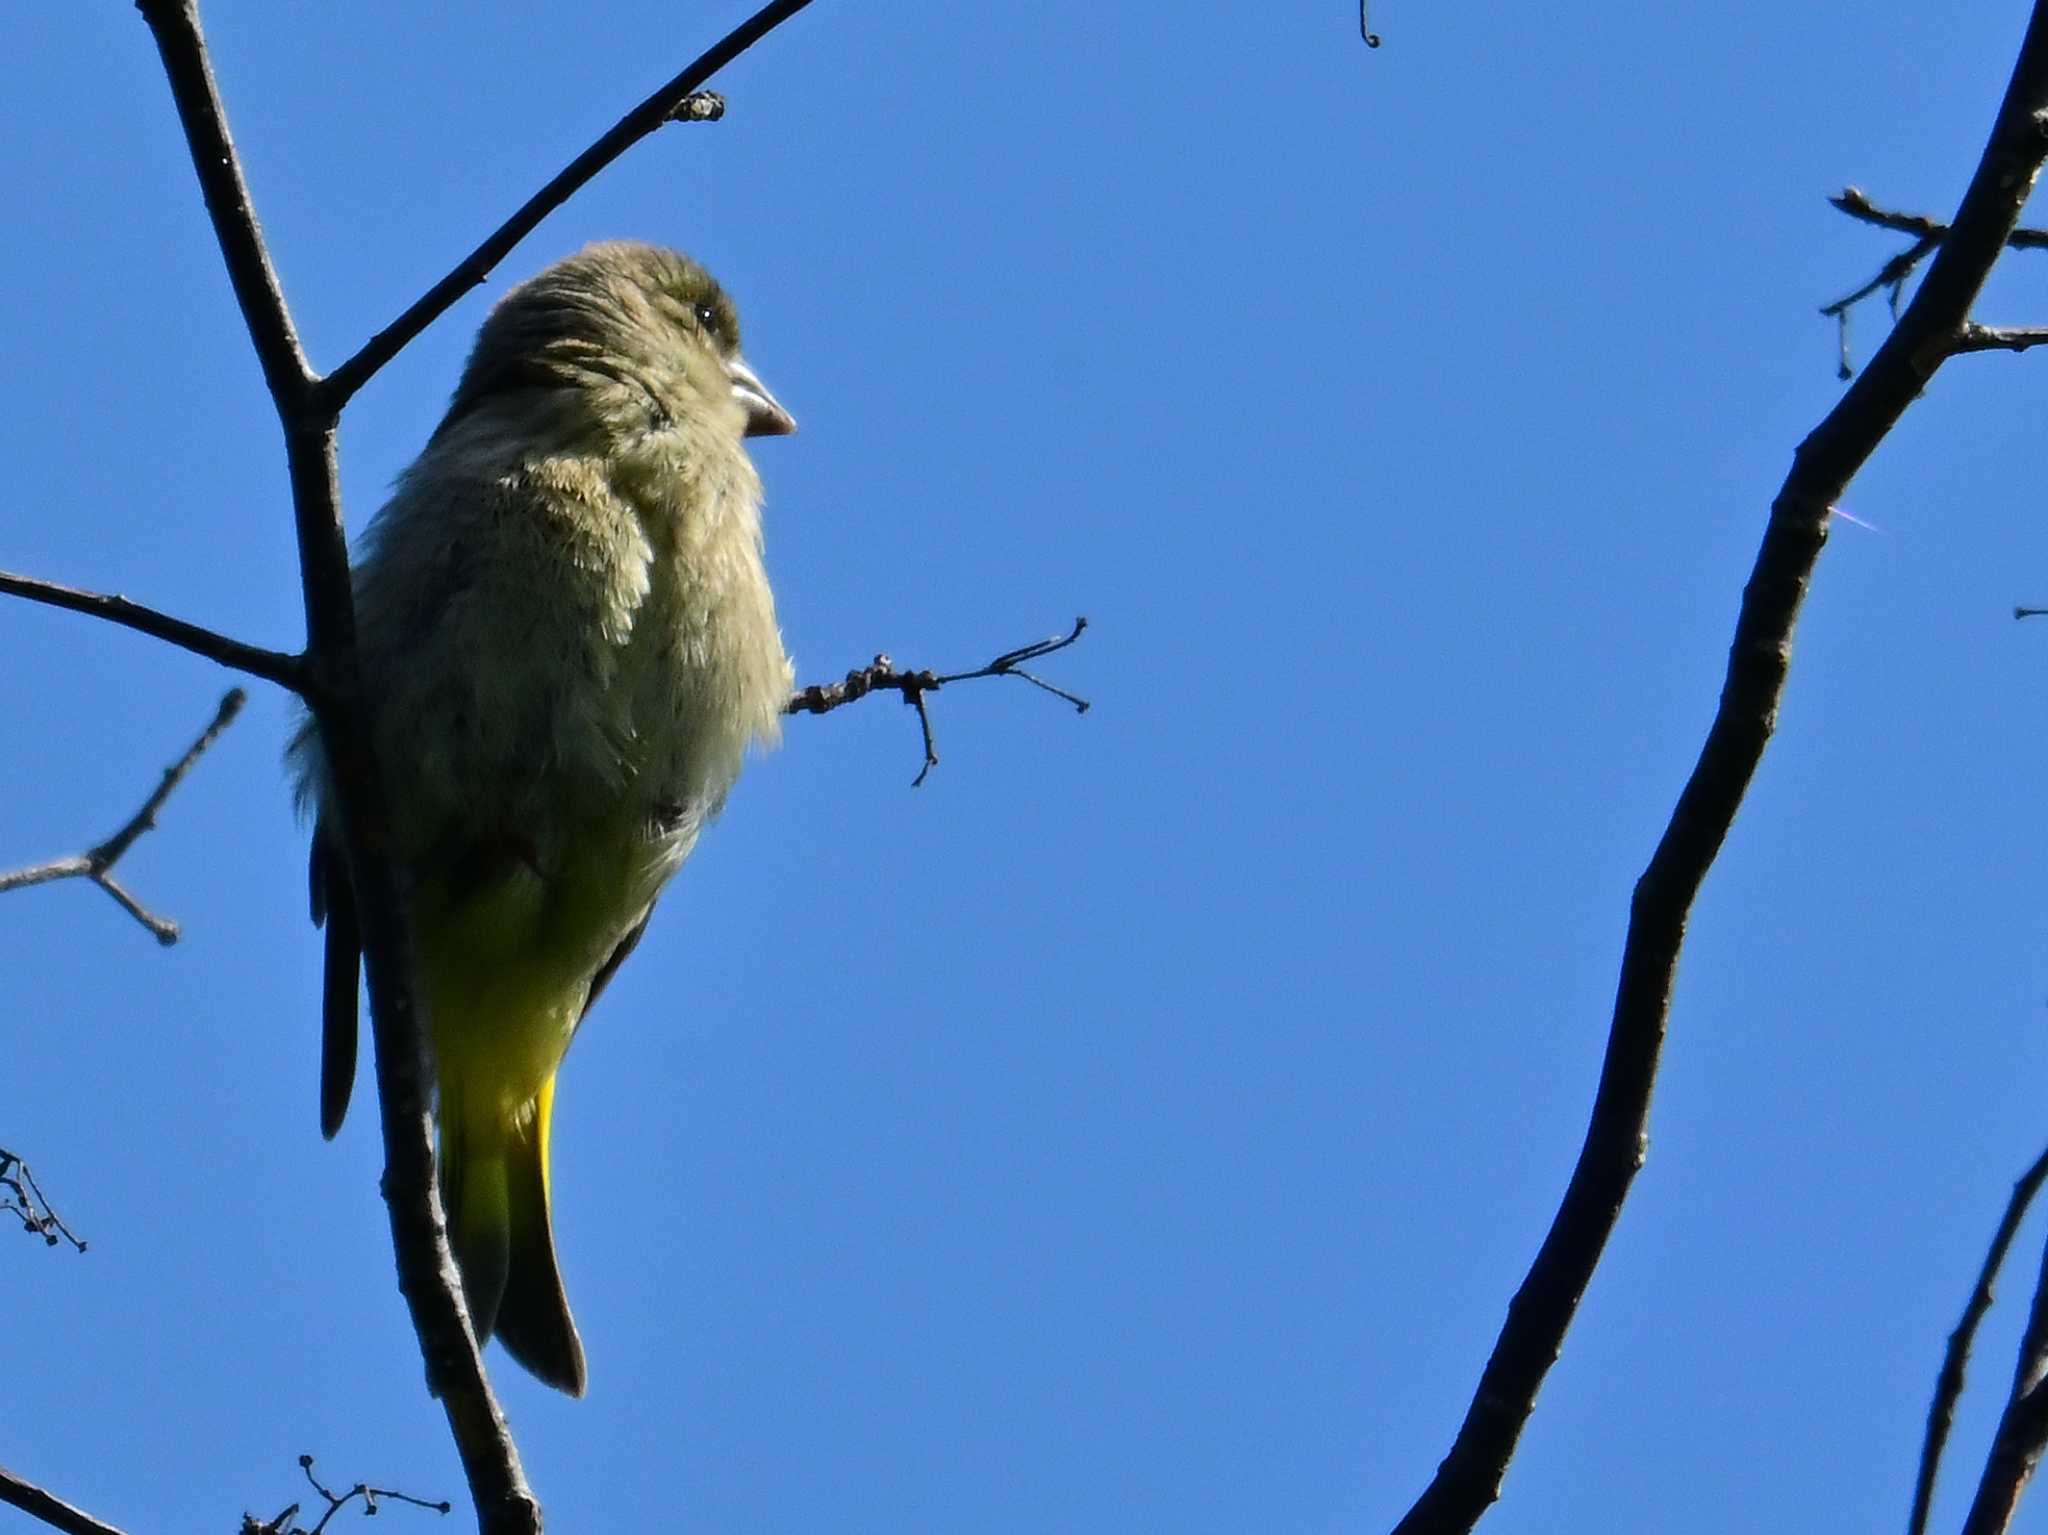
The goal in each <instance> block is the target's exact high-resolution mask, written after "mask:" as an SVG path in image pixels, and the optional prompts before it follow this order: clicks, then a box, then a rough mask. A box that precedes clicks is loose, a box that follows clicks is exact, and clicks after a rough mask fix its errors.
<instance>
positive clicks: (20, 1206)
mask: <svg viewBox="0 0 2048 1535" xmlns="http://www.w3.org/2000/svg"><path fill="white" fill-rule="evenodd" d="M0 1190H4V1191H5V1193H6V1197H5V1198H4V1199H0V1215H12V1216H13V1217H14V1218H15V1219H17V1220H19V1221H20V1222H21V1228H22V1230H24V1231H26V1232H28V1233H29V1234H30V1235H31V1236H39V1237H41V1238H42V1239H43V1243H44V1245H45V1246H48V1247H55V1246H56V1245H57V1244H58V1242H60V1241H64V1242H69V1243H70V1244H71V1245H72V1246H73V1247H74V1248H76V1249H77V1250H78V1251H79V1252H84V1251H85V1242H84V1241H83V1239H81V1238H80V1237H79V1236H78V1234H77V1233H76V1232H74V1231H73V1230H72V1229H71V1228H70V1227H69V1226H67V1225H65V1224H64V1217H63V1216H61V1215H59V1214H58V1213H57V1207H56V1206H55V1205H53V1204H51V1203H50V1198H49V1196H48V1195H47V1194H45V1193H44V1192H43V1186H42V1185H41V1184H40V1183H38V1182H36V1175H35V1174H34V1173H33V1172H32V1171H30V1169H29V1165H28V1163H26V1162H24V1161H22V1159H21V1158H20V1157H18V1156H16V1155H15V1154H14V1153H13V1152H11V1151H9V1150H7V1149H6V1148H5V1147H4V1146H0Z"/></svg>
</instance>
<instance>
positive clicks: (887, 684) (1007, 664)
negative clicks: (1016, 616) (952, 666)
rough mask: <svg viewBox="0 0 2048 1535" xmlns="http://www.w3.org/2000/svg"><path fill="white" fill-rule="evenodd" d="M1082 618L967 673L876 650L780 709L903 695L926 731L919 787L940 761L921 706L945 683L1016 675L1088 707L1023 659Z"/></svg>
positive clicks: (819, 708)
mask: <svg viewBox="0 0 2048 1535" xmlns="http://www.w3.org/2000/svg"><path fill="white" fill-rule="evenodd" d="M1087 628H1088V620H1087V619H1086V618H1085V617H1082V618H1077V619H1075V620H1074V627H1073V628H1072V629H1071V630H1069V631H1068V632H1067V633H1065V634H1058V635H1054V636H1053V637H1052V638H1051V639H1044V640H1038V641H1035V642H1034V643H1032V644H1029V645H1020V646H1018V647H1017V649H1015V650H1006V651H1004V652H1003V653H1002V654H1001V655H999V656H997V657H996V658H995V659H994V660H993V661H990V662H989V663H988V664H987V665H986V666H977V667H975V668H974V669H973V670H972V671H965V672H944V673H941V672H934V671H930V670H926V671H916V672H907V671H902V670H900V669H898V667H897V665H896V663H895V662H894V661H892V660H890V659H889V657H888V656H887V655H886V654H885V655H878V656H876V657H875V659H874V660H873V661H871V662H869V663H868V664H867V665H866V666H860V667H855V668H854V669H853V670H852V671H850V672H848V673H847V674H846V676H845V677H844V678H843V679H842V680H840V681H838V682H814V683H812V684H811V685H810V686H809V687H807V688H799V689H798V690H797V692H796V693H795V694H794V695H793V696H792V697H791V698H790V700H789V702H788V703H786V704H784V705H783V706H782V712H783V713H784V714H830V713H831V712H832V711H833V710H834V709H837V708H840V707H841V706H843V705H845V704H850V703H852V702H853V701H854V700H855V699H858V698H865V697H867V696H868V694H870V693H878V692H894V693H900V694H902V696H903V701H904V702H905V703H907V704H909V705H910V706H911V707H912V708H914V709H916V710H917V723H918V726H919V728H920V729H921V730H922V731H923V732H924V766H923V767H921V768H920V769H919V770H918V774H917V777H916V778H914V779H912V780H911V783H910V786H911V787H912V788H913V789H916V788H922V787H923V786H924V781H925V779H926V778H927V777H929V776H930V775H931V770H932V769H933V768H935V767H937V766H938V765H939V753H938V747H937V744H936V742H935V741H934V740H933V737H932V717H931V711H930V710H929V709H928V708H927V707H926V706H925V695H926V694H928V693H936V692H937V691H938V690H939V689H940V688H942V687H944V686H945V685H946V684H947V683H949V682H972V681H973V680H975V679H976V678H978V677H1018V678H1021V679H1022V680H1024V681H1025V682H1028V683H1030V684H1031V685H1032V686H1033V687H1036V688H1042V689H1044V690H1045V691H1046V692H1048V693H1050V694H1052V695H1053V696H1054V697H1055V698H1063V699H1065V700H1066V701H1067V702H1068V703H1070V704H1072V705H1073V706H1074V711H1075V713H1077V714H1086V713H1087V712H1088V700H1087V699H1085V698H1082V697H1080V696H1078V695H1077V694H1073V693H1069V692H1068V691H1067V690H1066V689H1065V688H1062V687H1056V686H1054V685H1053V684H1052V683H1050V682H1047V681H1046V680H1045V679H1044V678H1043V677H1040V676H1038V675H1037V674H1035V673H1033V672H1028V671H1026V670H1025V669H1024V666H1023V663H1024V662H1026V661H1036V660H1038V659H1039V658H1040V657H1041V656H1049V655H1051V654H1053V653H1054V652H1055V651H1059V650H1065V649H1066V648H1067V647H1068V646H1069V645H1071V644H1073V643H1074V642H1075V641H1076V640H1078V639H1080V638H1081V636H1082V634H1083V633H1085V632H1086V631H1087Z"/></svg>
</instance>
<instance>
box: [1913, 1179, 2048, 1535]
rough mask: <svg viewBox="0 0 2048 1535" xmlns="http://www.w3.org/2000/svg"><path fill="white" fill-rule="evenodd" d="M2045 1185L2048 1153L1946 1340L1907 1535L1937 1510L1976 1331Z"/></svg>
mask: <svg viewBox="0 0 2048 1535" xmlns="http://www.w3.org/2000/svg"><path fill="white" fill-rule="evenodd" d="M2044 1179H2048V1151H2044V1152H2042V1153H2041V1155H2040V1156H2039V1157H2038V1158H2036V1159H2035V1162H2034V1165H2033V1166H2032V1167H2030V1168H2028V1169H2027V1170H2026V1172H2025V1173H2023V1174H2021V1176H2020V1178H2019V1181H2018V1182H2016V1183H2015V1184H2013V1186H2012V1198H2011V1199H2009V1200H2007V1201H2006V1206H2005V1216H2004V1218H2003V1219H2002V1220H2000V1221H1999V1223H1998V1230H1997V1232H1996V1233H1995V1234H1994V1235H1993V1236H1992V1238H1991V1247H1990V1250H1989V1251H1988V1252H1986V1253H1985V1254H1984V1266H1983V1268H1982V1269H1980V1270H1979V1271H1978V1273H1977V1284H1976V1288H1974V1289H1973V1290H1971V1292H1970V1299H1969V1301H1968V1302H1967V1303H1966V1304H1965V1305H1964V1307H1963V1315H1962V1319H1961V1320H1960V1321H1958V1322H1957V1323H1956V1326H1955V1331H1954V1332H1952V1333H1950V1334H1949V1335H1948V1349H1947V1351H1946V1352H1945V1353H1944V1354H1943V1356H1942V1361H1941V1374H1940V1376H1939V1377H1937V1379H1936V1381H1935V1386H1934V1399H1933V1401H1932V1402H1930V1403H1929V1404H1928V1408H1927V1434H1926V1437H1925V1439H1924V1440H1923V1441H1922V1443H1921V1447H1920V1473H1919V1475H1918V1477H1916V1478H1915V1480H1914V1483H1913V1512H1912V1515H1911V1517H1910V1518H1908V1519H1907V1521H1906V1535H1926V1530H1927V1517H1928V1513H1929V1511H1930V1510H1931V1509H1932V1508H1933V1506H1934V1481H1935V1477H1936V1475H1937V1474H1938V1473H1939V1472H1940V1470H1941V1452H1942V1450H1943V1449H1944V1447H1946V1445H1947V1444H1948V1435H1949V1430H1950V1429H1951V1428H1953V1427H1954V1426H1955V1419H1956V1403H1957V1401H1959V1400H1960V1399H1961V1397H1962V1394H1963V1375H1964V1371H1965V1369H1966V1368H1967V1367H1968V1365H1969V1362H1970V1348H1971V1345H1972V1344H1974V1343H1975V1342H1976V1338H1977V1329H1978V1327H1979V1326H1981V1325H1982V1323H1983V1321H1984V1317H1985V1314H1986V1313H1987V1312H1989V1311H1990V1310H1991V1301H1992V1290H1991V1286H1992V1283H1993V1281H1995V1280H1996V1279H1997V1278H1998V1271H1999V1270H2000V1269H2001V1268H2003V1267H2004V1266H2005V1257H2006V1254H2007V1253H2008V1252H2010V1251H2011V1250H2012V1242H2013V1238H2014V1237H2015V1236H2017V1235H2018V1234H2019V1229H2020V1222H2021V1221H2022V1220H2024V1219H2025V1218H2026V1214H2027V1207H2028V1206H2029V1205H2031V1204H2032V1203H2033V1202H2034V1196H2035V1195H2036V1194H2038V1193H2040V1191H2041V1184H2042V1182H2043V1180H2044Z"/></svg>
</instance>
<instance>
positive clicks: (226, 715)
mask: <svg viewBox="0 0 2048 1535" xmlns="http://www.w3.org/2000/svg"><path fill="white" fill-rule="evenodd" d="M248 697H249V695H248V694H246V693H244V692H243V691H242V690H241V689H240V688H232V689H230V690H229V692H228V694H227V696H226V697H225V698H223V699H221V701H220V707H219V708H218V709H216V710H215V711H214V715H213V719H212V721H211V723H209V724H208V725H207V727H206V728H205V729H204V730H202V731H201V732H200V733H199V739H198V740H196V741H194V742H193V743H192V744H191V746H190V747H188V748H187V749H186V751H185V755H184V756H182V757H180V758H179V759H178V760H177V761H176V762H174V763H172V764H171V765H170V766H169V767H167V768H165V769H164V773H163V778H162V780H161V781H160V782H159V783H158V784H157V786H156V788H155V789H154V790H152V791H151V793H150V796H149V798H148V799H146V800H144V801H143V802H142V808H141V809H140V810H138V811H136V812H135V814H133V815H132V816H130V817H129V818H128V819H127V821H126V822H125V823H124V824H123V825H122V827H121V829H120V830H119V831H117V832H115V833H114V835H113V836H111V837H109V838H107V840H106V841H104V842H102V843H99V844H98V845H97V846H94V847H89V848H87V849H86V850H85V851H84V852H82V853H73V854H72V855H71V856H70V857H68V858H53V859H51V860H50V861H49V862H48V863H39V864H34V865H31V866H30V867H28V868H26V869H14V870H10V871H8V872H5V873H0V895H4V894H5V893H6V892H7V891H9V890H19V889H22V888H24V887H26V886H29V885H46V884H49V883H50V882H51V881H53V880H60V879H89V880H91V881H92V882H93V883H94V884H95V885H98V886H99V887H100V889H102V890H104V891H106V893H107V894H108V895H110V896H112V897H113V898H114V900H115V901H116V902H118V903H119V904H120V906H121V908H122V910H124V911H126V912H127V913H128V915H129V916H131V917H133V918H134V919H135V920H136V921H137V922H140V923H141V924H142V925H143V926H144V927H146V928H148V929H149V931H150V932H151V934H153V935H154V936H155V938H156V941H157V942H158V943H161V944H164V945H166V946H169V945H171V944H174V943H176V942H177V941H178V924H177V923H175V922H173V921H172V920H171V919H170V918H169V917H159V916H156V915H155V914H154V913H152V912H150V911H149V910H148V909H147V908H145V907H144V906H143V904H142V903H141V902H140V901H138V900H136V899H135V897H134V896H132V895H130V894H129V893H128V892H127V890H126V889H124V888H123V887H122V886H121V885H120V884H118V883H117V882H116V881H115V879H114V875H113V868H114V865H115V864H117V863H119V862H120V861H121V855H122V854H124V853H126V852H127V851H128V849H129V848H131V847H133V846H134V845H135V839H136V838H137V837H140V836H141V835H142V834H143V833H144V832H146V831H153V830H155V828H156V813H157V812H158V811H159V810H161V809H163V808H164V801H166V800H167V799H169V798H170V797H171V792H172V791H173V790H174V789H176V788H177V787H178V785H179V784H181V783H183V782H184V780H185V775H186V774H187V773H189V772H191V771H192V767H193V764H195V763H196V762H198V761H199V759H200V758H201V757H202V756H204V755H205V754H206V749H207V748H208V747H209V746H211V745H213V743H214V742H215V741H216V740H218V739H219V737H220V733H221V732H222V731H223V730H225V729H227V728H228V726H229V725H231V724H233V723H234V719H235V716H236V715H237V714H240V713H241V712H242V705H243V704H244V703H245V702H247V700H248ZM4 1156H5V1153H0V1158H4Z"/></svg>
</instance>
